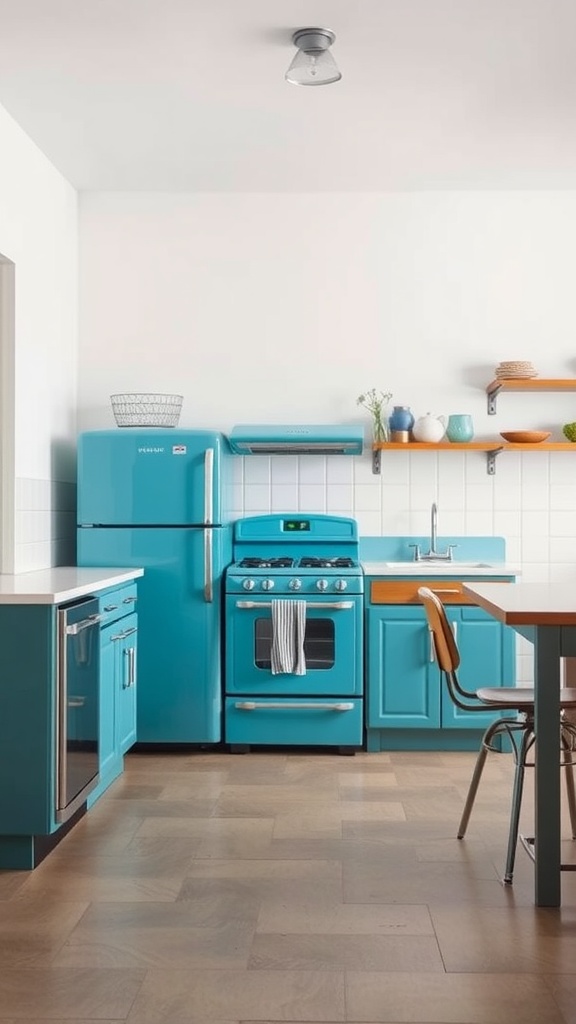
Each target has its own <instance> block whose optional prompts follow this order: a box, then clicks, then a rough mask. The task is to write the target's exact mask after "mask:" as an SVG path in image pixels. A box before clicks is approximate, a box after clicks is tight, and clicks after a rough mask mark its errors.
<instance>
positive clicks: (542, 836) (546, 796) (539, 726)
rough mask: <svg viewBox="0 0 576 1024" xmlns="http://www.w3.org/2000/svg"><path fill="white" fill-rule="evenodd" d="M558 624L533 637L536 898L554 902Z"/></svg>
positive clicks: (557, 818)
mask: <svg viewBox="0 0 576 1024" xmlns="http://www.w3.org/2000/svg"><path fill="white" fill-rule="evenodd" d="M560 634H561V627H560V626H538V627H537V628H536V635H535V640H534V690H535V705H536V708H535V731H536V767H535V787H534V788H535V832H534V836H535V879H534V884H535V902H536V906H538V907H559V906H560V902H561V886H560V879H561V875H560V753H559V751H560V738H559V729H560V725H559V723H560V664H561V663H560V653H561V635H560Z"/></svg>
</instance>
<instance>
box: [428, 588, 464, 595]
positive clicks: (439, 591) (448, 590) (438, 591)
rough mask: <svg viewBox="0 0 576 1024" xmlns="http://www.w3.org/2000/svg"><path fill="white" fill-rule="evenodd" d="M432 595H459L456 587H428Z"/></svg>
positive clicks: (459, 591) (459, 592)
mask: <svg viewBox="0 0 576 1024" xmlns="http://www.w3.org/2000/svg"><path fill="white" fill-rule="evenodd" d="M430 590H431V591H432V593H433V594H461V593H462V591H461V590H459V589H458V587H430Z"/></svg>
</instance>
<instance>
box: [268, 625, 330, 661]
mask: <svg viewBox="0 0 576 1024" xmlns="http://www.w3.org/2000/svg"><path fill="white" fill-rule="evenodd" d="M271 652H272V619H271V618H270V617H268V618H266V619H255V620H254V661H255V663H256V667H257V668H270V667H271V664H272V662H271ZM304 657H305V658H306V668H307V669H308V670H310V669H329V668H334V661H335V657H336V642H335V630H334V622H333V620H332V619H307V620H306V633H305V635H304Z"/></svg>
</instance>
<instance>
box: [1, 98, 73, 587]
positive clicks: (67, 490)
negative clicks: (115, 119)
mask: <svg viewBox="0 0 576 1024" xmlns="http://www.w3.org/2000/svg"><path fill="white" fill-rule="evenodd" d="M0 153H1V157H0V254H2V256H3V257H4V258H5V259H7V260H10V261H11V262H12V263H13V264H14V265H15V316H14V339H13V340H14V350H15V375H14V382H13V391H14V403H15V417H14V439H13V440H14V449H15V451H14V465H15V477H16V480H15V483H16V488H15V504H16V508H15V519H16V533H15V552H14V553H15V560H14V567H15V568H16V570H17V571H22V570H25V569H33V568H44V567H45V566H48V565H51V564H55V563H58V562H60V561H62V560H66V561H69V560H70V554H69V552H67V550H66V545H65V544H64V543H63V541H64V538H65V537H66V536H68V537H69V536H70V521H71V520H72V521H73V518H74V516H73V509H74V501H75V499H74V439H75V436H76V429H77V428H76V380H77V299H78V294H77V293H78V279H77V232H78V217H77V195H76V192H75V190H74V189H73V188H72V187H71V186H70V185H69V184H68V183H67V182H66V181H65V179H64V178H63V177H62V176H61V175H60V174H59V173H58V172H57V171H56V170H55V169H54V167H53V166H52V165H51V164H50V163H49V162H48V160H47V159H46V157H45V156H43V155H42V153H41V152H40V150H39V149H38V148H37V147H36V146H35V145H34V144H33V143H32V142H31V141H30V139H29V138H28V137H27V136H26V135H25V134H24V132H23V131H22V130H21V129H20V128H19V127H18V125H17V124H16V123H15V122H14V121H13V120H12V118H10V117H9V115H8V114H7V113H6V111H5V110H4V109H3V108H1V107H0Z"/></svg>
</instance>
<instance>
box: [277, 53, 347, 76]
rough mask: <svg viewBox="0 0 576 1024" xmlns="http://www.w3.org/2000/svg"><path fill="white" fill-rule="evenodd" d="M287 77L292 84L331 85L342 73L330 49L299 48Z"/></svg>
mask: <svg viewBox="0 0 576 1024" xmlns="http://www.w3.org/2000/svg"><path fill="white" fill-rule="evenodd" d="M285 78H286V81H287V82H290V84H291V85H329V84H330V82H338V81H339V80H340V79H341V78H342V74H341V72H340V71H339V70H338V66H337V64H336V61H335V60H334V57H333V56H332V54H331V53H330V51H329V50H316V49H314V50H298V53H297V54H296V56H295V57H294V60H293V61H292V63H291V65H290V67H289V68H288V71H287V72H286V75H285Z"/></svg>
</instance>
